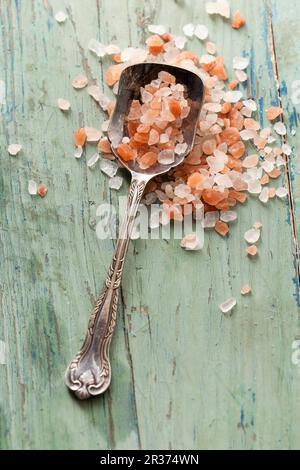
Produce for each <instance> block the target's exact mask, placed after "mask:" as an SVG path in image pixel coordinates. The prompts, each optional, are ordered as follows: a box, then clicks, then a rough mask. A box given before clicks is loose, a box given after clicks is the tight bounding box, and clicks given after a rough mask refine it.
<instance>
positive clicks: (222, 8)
mask: <svg viewBox="0 0 300 470" xmlns="http://www.w3.org/2000/svg"><path fill="white" fill-rule="evenodd" d="M205 9H206V12H207V13H208V14H209V15H221V16H223V17H224V18H227V19H228V18H230V6H229V3H228V1H227V0H217V1H216V2H207V3H206V5H205Z"/></svg>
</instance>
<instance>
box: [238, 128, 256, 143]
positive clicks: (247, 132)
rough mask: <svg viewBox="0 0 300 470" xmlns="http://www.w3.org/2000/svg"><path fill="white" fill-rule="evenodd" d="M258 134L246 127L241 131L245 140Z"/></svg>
mask: <svg viewBox="0 0 300 470" xmlns="http://www.w3.org/2000/svg"><path fill="white" fill-rule="evenodd" d="M256 135H257V134H256V132H255V131H251V130H250V129H244V130H242V131H241V132H240V136H241V138H242V139H243V140H245V141H248V140H251V139H254V138H255V136H256Z"/></svg>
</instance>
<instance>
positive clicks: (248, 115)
mask: <svg viewBox="0 0 300 470" xmlns="http://www.w3.org/2000/svg"><path fill="white" fill-rule="evenodd" d="M252 112H253V111H252V110H251V109H250V108H246V106H244V107H243V108H242V109H241V114H242V115H243V116H245V117H246V118H251V116H252Z"/></svg>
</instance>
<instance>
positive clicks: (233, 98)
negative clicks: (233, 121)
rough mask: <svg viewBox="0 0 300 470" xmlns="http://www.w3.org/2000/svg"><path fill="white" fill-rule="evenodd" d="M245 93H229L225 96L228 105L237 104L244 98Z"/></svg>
mask: <svg viewBox="0 0 300 470" xmlns="http://www.w3.org/2000/svg"><path fill="white" fill-rule="evenodd" d="M242 96H243V93H242V92H241V91H227V93H225V96H224V101H225V102H226V103H237V102H238V101H240V99H241V98H242Z"/></svg>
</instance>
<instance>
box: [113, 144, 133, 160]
mask: <svg viewBox="0 0 300 470" xmlns="http://www.w3.org/2000/svg"><path fill="white" fill-rule="evenodd" d="M117 152H118V155H119V156H120V157H121V158H122V160H124V161H125V162H128V161H129V160H134V159H135V157H136V152H135V150H134V149H132V148H131V147H130V146H129V145H128V144H120V145H118V147H117Z"/></svg>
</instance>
